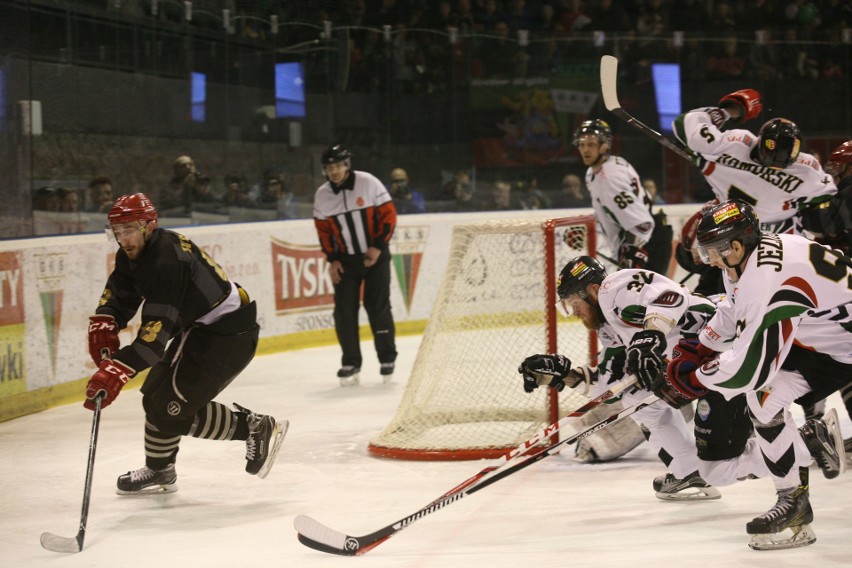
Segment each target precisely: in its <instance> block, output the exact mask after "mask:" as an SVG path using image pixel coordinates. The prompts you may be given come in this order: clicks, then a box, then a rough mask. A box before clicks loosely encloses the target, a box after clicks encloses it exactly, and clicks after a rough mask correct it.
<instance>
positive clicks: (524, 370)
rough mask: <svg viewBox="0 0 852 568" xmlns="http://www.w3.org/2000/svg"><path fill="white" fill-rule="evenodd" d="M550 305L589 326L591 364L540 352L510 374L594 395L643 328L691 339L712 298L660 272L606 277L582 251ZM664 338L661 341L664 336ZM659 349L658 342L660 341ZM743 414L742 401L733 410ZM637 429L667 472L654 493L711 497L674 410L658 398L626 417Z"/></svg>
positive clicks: (621, 366) (642, 336)
mask: <svg viewBox="0 0 852 568" xmlns="http://www.w3.org/2000/svg"><path fill="white" fill-rule="evenodd" d="M557 294H558V296H559V302H558V304H557V305H558V306H559V309H560V311H561V312H562V313H563V315H565V316H566V317H567V316H568V315H569V314H570V313H572V312H573V314H574V315H575V316H577V317H578V318H580V320H582V322H583V324H584V325H585V326H586V327H587V328H588V329H592V330H596V331H597V333H598V337H599V339H600V341H601V343H602V346H603V356H602V360H601V362H600V364H599V366H598V367H575V368H572V367H571V362H570V361H569V360H568V359H567V358H566V357H564V356H562V355H557V354H553V355H548V354H540V355H533V356H531V357H528V358H526V359H525V360H524V361H523V362H522V363H521V365H520V367H519V369H518V372H519V373H520V374H521V375H522V376H523V378H524V390H526V392H532V391H533V390H534V389H536V388H537V387H538V386H539V384H547V385H549V386H551V387H553V388H556V389H557V390H562V389H563V388H564V387H565V386H566V385H567V386H569V387H571V388H581V387H585V390H586V391H587V393H588V391H589V390H590V387H589V385H592V386H591V390H593V391H594V392H591V393H588V394H589V396H591V397H594V396H598V395H600V394H602V393H603V392H604V391H605V390H606V389H607V385H608V384H610V383H611V382H613V381H618V380H621V379H622V378H624V376H625V373H626V370H627V367H628V358H629V352H630V351H631V349H630V348H628V346H631V347H632V346H633V343H634V342H636V341H638V342H643V341H645V340H646V338H647V335H646V331H643V330H655V331H656V330H658V331H657V333H660V334H661V335H662V336H663V337H665V338H666V339H667V341H668V343H669V344H670V345H676V344H677V342H678V340H679V339H680V338H682V337H695V336H696V334H697V333H698V332H699V331H700V330H701V329H702V328H703V327H704V325H705V323H706V322H707V321H708V320H709V319H710V317H711V316H712V315H713V312H714V306H713V304H712V303H711V302H710V301H709V300H707V299H706V298H704V297H702V296H698V295H694V294H690V293H689V291H688V290H687V289H686V288H684V287H683V286H681V285H679V284H677V283H675V282H673V281H671V280H669V279H668V278H666V277H664V276H661V275H659V274H656V273H654V272H650V271H648V270H637V269H624V270H619V271H618V272H615V273H613V274H611V275H609V276H607V274H606V270H605V269H604V267H603V266H602V265H601V264H600V263H599V262H598V261H597V260H595V259H593V258H591V257H589V256H579V257H577V258H575V259H573V260H571V261H570V262H568V263H567V264H566V265H565V267H564V268H563V269H562V272H561V274H560V277H559V283H558V285H557ZM664 341H665V340H664ZM663 351H664V353H663V354H665V346H663ZM643 364H644V366H645V367H646V368H647V367H651V366H654V365H656V369H654V370H652V371H651V372H654V373H662V372H663V369H664V367H665V362H664V360H663V357H662V356H660V357H657V358H656V360H655V361H650V360H649V359H647V358H645V359H644V360H643ZM647 394H648V393H647V392H645V391H642V390H640V389H638V388H637V389H636V390H634V391H633V392H631V393H627V394H624V395H623V396H622V401H623V402H624V404H625V405H630V404H633V403H635V402H638V401H640V400H642V399H643V398H645V397H646V396H647ZM741 414H742V416H743V418H745V412H744V406H743V407H742V412H741ZM633 418H634V419H635V420H636V421H637V422H638V423H639V424H640V425H641V426H642V427H643V429H644V430H645V435H646V437H647V438H648V443H649V444H650V445H651V447H653V448H654V450H655V452H656V453H657V455H658V457H659V458H660V460H661V461H662V462H663V463H664V464H665V465H666V468H667V469H668V470H669V472H670V473H669V475H664V476H660V477H658V478H657V479H655V480H654V484H653V486H654V491H655V493H656V495H657V497H659V498H660V499H665V500H700V499H718V498H719V497H720V496H721V495H720V494H719V491H718V490H716V489H715V488H713V487H710V486H709V485H708V484H707V483H705V482H704V480H703V479H701V476H700V475H699V474H698V466H699V459H698V456H697V453H696V445H695V440H694V439H693V437H692V433H691V432H690V428H689V427H688V426H687V424H686V421H685V420H684V417H683V415H682V413H681V412H680V411H679V410H675V409H673V408H670V407H669V406H667V405H665V404H664V403H662V402H658V403H656V404H653V405H651V406H648V407H646V408H644V409H642V410H640V411H638V412H636V413H635V414H634V415H633Z"/></svg>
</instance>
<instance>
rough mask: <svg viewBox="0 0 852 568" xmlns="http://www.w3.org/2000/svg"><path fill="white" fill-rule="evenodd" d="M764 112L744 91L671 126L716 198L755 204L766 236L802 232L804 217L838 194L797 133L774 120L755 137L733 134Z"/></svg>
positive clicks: (749, 91)
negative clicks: (692, 157) (803, 149)
mask: <svg viewBox="0 0 852 568" xmlns="http://www.w3.org/2000/svg"><path fill="white" fill-rule="evenodd" d="M762 110H763V105H762V103H761V101H760V93H758V92H757V91H755V90H753V89H742V90H740V91H736V92H734V93H731V94H729V95H726V96H724V97H722V100H721V101H719V106H718V107H704V108H697V109H694V110H691V111H689V112H687V113H684V114H682V115H680V116H679V117H677V118H676V119H675V121H674V122H673V123H672V128H673V131H674V135H675V137H676V138H677V139H678V140H679V141H680V142H681V143H683V144H684V145H686V146H687V147H688V148H689V150H690V151H692V152H693V153H694V154H695V155H696V159H697V165H698V167H699V169H700V170H701V173H702V174H704V177H705V179H706V180H707V183H708V184H710V187H711V188H712V189H713V193H714V194H715V196H716V198H717V199H718V200H719V201H720V202H721V201H726V200H728V199H737V200H739V201H743V202H745V203H748V204H749V205H751V206H752V207H753V208H754V210H755V212H756V214H757V216H758V218H759V219H760V222H761V223H762V229H763V231H764V232H769V233H793V234H801V233H802V212H804V211H806V210H808V209H809V208H812V207H814V206H817V205H819V204H821V203H825V202H828V201H829V200H830V199H831V197H832V196H833V195H834V194H836V193H837V187H836V186H835V184H834V181H833V180H832V178H831V176H830V175H828V174H826V173H825V172H824V171H823V169H822V167H821V166H820V163H819V160H817V159H816V158H815V157H813V156H811V155H810V154H806V153H804V152H801V145H802V138H801V134H800V132H799V128H798V127H797V126H796V125H795V124H794V123H793V122H792V121H790V120H787V119H784V118H773V119H771V120H769V121H767V122H766V123H765V124H764V125H763V126H762V127H761V129H760V132H759V134H758V135H757V136H755V135H754V134H752V133H751V131H749V130H744V129H738V128H735V129H730V130H725V131H723V130H722V129H723V127H725V126H726V125H727V124H729V123H730V124H734V125H736V124H739V123H742V122H744V121H747V120H750V119H752V118H755V117H757V116H758V115H759V114H760V113H761V111H762Z"/></svg>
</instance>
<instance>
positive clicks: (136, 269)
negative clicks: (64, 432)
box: [84, 193, 288, 494]
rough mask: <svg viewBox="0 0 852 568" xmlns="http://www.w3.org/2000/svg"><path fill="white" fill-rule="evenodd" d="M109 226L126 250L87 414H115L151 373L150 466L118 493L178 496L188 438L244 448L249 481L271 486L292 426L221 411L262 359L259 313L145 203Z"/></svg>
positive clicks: (95, 349) (97, 325)
mask: <svg viewBox="0 0 852 568" xmlns="http://www.w3.org/2000/svg"><path fill="white" fill-rule="evenodd" d="M108 218H109V229H108V232H109V233H110V234H112V235H113V236H114V237H115V239H116V241H118V244H119V246H120V248H119V250H118V251H117V252H116V255H115V269H114V270H113V272H112V274H111V275H110V276H109V279H108V281H107V284H106V288H105V289H104V291H103V294H102V295H101V299H100V302H99V304H98V308H97V309H96V310H95V315H93V316H91V317H90V318H89V353H90V355H91V356H92V359H93V360H94V361H95V364H96V365H98V370H97V371H96V372H95V374H94V375H93V376H92V378H91V379H90V380H89V383H88V385H87V387H86V401H85V403H84V406H85V407H86V408H88V409H90V410H93V409H94V408H95V402H96V399H97V398H100V400H101V407H106V406H109V405H110V403H112V401H114V400H115V398H116V397H117V396H118V394H119V392H120V391H121V389H122V387H123V386H124V385H125V384H126V383H127V382H128V381H129V380H130V379H131V378H133V376H134V375H136V374H137V373H139V372H140V371H142V370H144V369H150V372H149V373H148V376H147V378H146V379H145V382H144V384H143V385H142V389H141V390H142V393H143V398H142V406H143V408H144V409H145V466H144V467H142V468H140V469H137V470H135V471H130V472H128V473H126V474H124V475H121V476H120V477H119V478H118V493H119V494H140V493H154V492H171V491H176V490H177V485H176V479H177V475H176V473H175V458H176V457H177V453H178V449H179V444H180V440H181V437H183V436H193V437H195V438H205V439H208V440H241V441H242V440H244V441H245V443H246V460H247V464H246V471H247V472H248V473H250V474H254V475H257V476H258V477H266V475H267V474H268V473H269V470H270V469H271V467H272V464H273V462H274V460H275V457H276V455H277V453H278V450H279V448H280V445H281V441H282V440H283V438H284V435H285V434H286V432H287V427H288V422H287V421H286V420H276V419H274V418H272V417H271V416H267V415H264V414H257V413H254V412H252V411H250V410H248V409H246V408H243V407H241V406H239V405H237V404H234V407H235V409H236V410H231V409H230V408H228V407H226V406H225V405H224V404H221V403H219V402H215V401H213V398H214V397H215V396H216V395H218V394H219V393H220V392H222V390H223V389H224V388H225V387H227V386H228V385H229V384H230V383H231V381H233V380H234V378H236V376H237V375H238V374H239V373H240V372H241V371H242V370H243V369H244V368H245V367H246V366H247V365H248V364H249V362H250V361H251V360H252V358H253V357H254V354H255V350H256V348H257V342H258V335H259V329H260V328H259V326H258V324H257V306H256V304H255V303H254V302H253V301H251V300H250V299H249V296H248V293H247V292H246V291H245V290H244V289H243V288H242V287H240V286H239V285H238V284H237V283H235V282H232V281H230V280H229V279H228V277H227V276H226V274H225V272H224V270H222V268H221V267H220V266H219V265H218V264H216V262H214V261H213V259H212V258H210V257H209V256H208V255H207V253H205V252H204V251H203V250H201V249H200V248H199V247H198V246H197V245H196V244H195V243H193V242H192V241H191V240H189V239H188V238H186V237H185V236H183V235H180V234H178V233H175V232H172V231H168V230H165V229H160V228H158V227H157V210H156V208H155V207H154V204H153V203H152V202H151V200H150V199H149V198H148V197H147V196H146V195H145V194H143V193H136V194H133V195H125V196H122V197H119V198H118V199H117V200H116V202H115V205H114V206H113V207H112V209H111V210H110V212H109V216H108ZM140 306H141V310H142V311H141V320H142V321H141V326H140V328H139V332H138V334H137V336H136V338H135V339H134V341H133V342H132V343H130V344H129V345H125V346H124V347H121V346H120V342H119V338H118V331H119V330H121V329H123V328H125V327H126V326H127V323H128V321H129V320H130V319H131V318H133V316H134V315H135V314H136V312H137V311H138V310H139V309H140ZM170 341H171V343H169V342H170Z"/></svg>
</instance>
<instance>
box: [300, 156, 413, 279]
mask: <svg viewBox="0 0 852 568" xmlns="http://www.w3.org/2000/svg"><path fill="white" fill-rule="evenodd" d="M314 224H315V225H316V229H317V235H318V236H319V240H320V246H321V247H322V250H323V252H324V253H325V255H326V257H327V258H328V260H329V262H333V261H335V260H339V259H340V257H341V256H344V255H358V254H364V253H365V252H367V249H368V248H370V247H375V248H378V249H382V250H385V249H387V247H388V243H389V242H390V239H391V236H392V235H393V231H394V229H395V228H396V208H395V207H394V205H393V201H392V200H391V196H390V193H388V190H387V189H386V188H385V186H384V184H382V182H381V181H379V180H378V179H377V178H376V177H375V176H374V175H372V174H370V173H367V172H362V171H355V170H353V171H351V172H350V173H349V176H347V178H346V179H345V180H344V181H343V183H341V184H340V185H339V186H334V184H332V183H331V182H330V181H326V182H325V183H324V184H322V185H321V186H320V187H319V189H317V192H316V195H315V196H314Z"/></svg>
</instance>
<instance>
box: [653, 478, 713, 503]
mask: <svg viewBox="0 0 852 568" xmlns="http://www.w3.org/2000/svg"><path fill="white" fill-rule="evenodd" d="M654 493H655V494H656V496H657V498H658V499H662V500H664V501H709V500H711V499H720V498H721V497H722V494H721V493H719V490H718V489H716V488H715V487H713V486H712V485H709V484H708V483H707V482H706V481H704V480H703V479H701V476H700V475H698V472H697V471H693V472H692V473H690V474H689V475H687V476H686V477H684V478H683V479H678V478H677V477H675V476H674V475H673V474H671V473H667V474H665V475H661V476H659V477H657V478H656V479H654Z"/></svg>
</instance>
